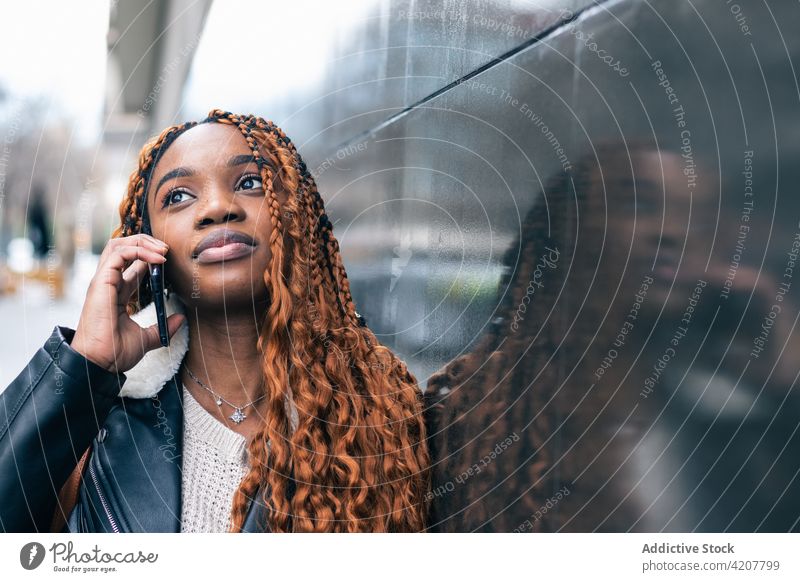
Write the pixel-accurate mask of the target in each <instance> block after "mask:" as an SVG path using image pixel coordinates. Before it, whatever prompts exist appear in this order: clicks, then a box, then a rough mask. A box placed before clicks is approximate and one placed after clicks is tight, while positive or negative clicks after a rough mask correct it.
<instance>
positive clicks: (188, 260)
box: [147, 123, 285, 309]
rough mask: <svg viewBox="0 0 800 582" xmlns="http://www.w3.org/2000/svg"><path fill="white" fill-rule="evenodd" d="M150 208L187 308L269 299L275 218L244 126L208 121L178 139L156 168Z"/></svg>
mask: <svg viewBox="0 0 800 582" xmlns="http://www.w3.org/2000/svg"><path fill="white" fill-rule="evenodd" d="M274 174H275V172H274V168H273V175H274ZM275 184H276V189H277V195H278V199H279V201H280V202H281V203H283V202H284V200H285V198H284V196H285V194H284V193H283V192H282V191H281V189H280V185H279V183H278V180H277V179H276V180H275ZM147 211H148V214H149V217H150V224H151V228H152V232H153V236H154V237H156V238H157V239H160V240H163V241H165V242H166V243H167V244H168V245H169V252H168V254H167V262H166V263H165V267H164V273H165V278H166V281H167V282H169V283H170V284H171V285H172V289H173V290H174V292H175V293H177V294H178V295H179V297H180V298H181V299H182V300H183V301H184V303H185V304H186V305H187V306H191V307H202V306H205V307H207V308H209V309H214V308H220V307H222V306H223V302H224V305H225V306H226V308H231V307H234V306H251V305H252V304H253V303H254V302H256V303H259V302H261V301H264V300H265V299H266V293H267V289H266V284H265V283H264V277H263V274H264V271H266V269H267V268H268V266H269V262H270V259H271V256H272V254H271V251H270V248H269V244H268V241H269V238H270V233H271V231H272V222H271V220H270V213H269V205H268V203H267V197H266V196H265V194H264V192H263V189H262V180H261V176H260V174H259V171H258V166H257V165H256V163H255V160H254V159H253V155H252V152H251V150H250V149H249V148H248V146H247V142H246V141H245V139H244V137H243V136H242V134H241V133H240V132H239V130H238V129H236V128H234V127H232V126H230V125H226V124H221V123H204V124H200V125H197V126H195V127H193V128H191V129H189V130H187V131H185V132H184V133H183V134H181V135H180V136H179V137H178V138H177V139H175V141H174V142H173V143H172V144H171V145H170V146H169V148H167V150H166V151H165V152H163V154H162V155H161V157H160V159H159V161H158V164H157V165H156V167H155V169H154V172H153V176H152V178H151V180H150V184H149V189H148V193H147Z"/></svg>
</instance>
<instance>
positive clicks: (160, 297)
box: [142, 212, 169, 346]
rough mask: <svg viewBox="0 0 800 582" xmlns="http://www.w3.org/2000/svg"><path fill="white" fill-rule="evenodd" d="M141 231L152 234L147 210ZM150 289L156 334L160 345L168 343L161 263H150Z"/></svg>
mask: <svg viewBox="0 0 800 582" xmlns="http://www.w3.org/2000/svg"><path fill="white" fill-rule="evenodd" d="M142 232H143V233H144V234H146V235H149V236H153V233H152V232H151V230H150V220H149V218H148V216H147V212H145V213H144V216H143V217H142ZM148 268H149V270H150V291H151V292H152V295H153V303H154V304H155V308H156V320H157V321H158V336H159V339H160V341H161V345H162V346H168V345H169V330H168V329H167V308H166V305H165V303H164V265H163V264H162V263H155V264H153V263H150V264H149V265H148Z"/></svg>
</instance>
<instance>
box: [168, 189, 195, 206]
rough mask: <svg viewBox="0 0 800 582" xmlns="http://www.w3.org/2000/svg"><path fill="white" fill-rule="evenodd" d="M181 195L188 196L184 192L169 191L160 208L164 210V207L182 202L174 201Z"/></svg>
mask: <svg viewBox="0 0 800 582" xmlns="http://www.w3.org/2000/svg"><path fill="white" fill-rule="evenodd" d="M182 194H186V195H187V196H188V195H189V193H188V192H187V191H186V190H177V189H176V190H170V191H169V192H167V195H166V196H164V203H163V204H162V206H161V207H162V208H164V207H166V206H170V205H172V204H176V203H178V202H183V200H180V199H177V200H176V199H175V197H176V196H179V195H182Z"/></svg>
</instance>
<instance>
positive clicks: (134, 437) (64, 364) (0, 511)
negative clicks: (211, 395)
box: [0, 326, 294, 533]
mask: <svg viewBox="0 0 800 582" xmlns="http://www.w3.org/2000/svg"><path fill="white" fill-rule="evenodd" d="M74 333H75V331H74V330H72V329H70V328H67V327H62V326H56V327H55V328H54V329H53V333H52V334H51V336H50V337H49V338H48V340H47V341H46V342H45V344H44V346H42V347H41V348H40V349H39V350H38V351H37V352H36V354H35V355H34V356H33V358H32V359H31V361H30V362H29V363H28V365H27V366H26V368H25V369H24V370H23V371H22V372H21V373H20V374H19V375H18V376H17V378H16V379H15V380H14V381H13V382H12V383H11V384H10V385H9V386H8V387H7V388H6V389H5V391H3V392H2V393H0V530H2V531H5V532H48V531H50V523H51V520H52V518H53V513H54V511H55V509H56V505H57V502H58V493H59V491H60V489H61V486H62V484H63V483H64V482H65V481H66V480H67V478H68V477H69V475H70V474H71V473H72V471H73V469H74V468H75V466H76V464H77V462H78V460H79V459H80V457H81V455H82V454H83V453H84V451H85V450H86V448H87V447H88V446H89V445H90V444H91V445H92V450H91V453H90V455H89V458H88V462H87V466H86V468H85V471H84V475H83V479H82V481H81V484H80V488H79V494H78V501H77V503H76V505H75V508H74V509H73V511H72V512H71V513H70V515H69V516H68V520H67V523H66V525H65V527H64V529H63V530H62V531H63V532H64V533H67V532H180V528H181V521H180V516H181V460H182V451H183V403H182V397H183V392H182V386H181V383H180V380H179V378H178V377H177V375H176V376H173V378H172V380H170V381H168V382H167V384H166V385H164V386H163V388H162V389H161V390H160V391H159V392H158V394H156V395H155V396H153V397H152V398H127V397H122V396H120V395H119V394H120V391H121V387H122V386H123V384H124V383H125V379H126V376H125V374H115V373H111V372H109V371H107V370H105V369H103V368H101V367H100V366H98V365H96V364H95V363H93V362H92V361H90V360H89V359H87V358H85V357H83V356H82V355H81V354H79V353H78V352H76V351H75V350H73V349H72V347H70V345H69V343H70V342H71V341H72V337H73V335H74ZM293 490H294V483H293V482H292V481H291V480H290V483H289V494H290V495H291V494H292V492H293ZM260 497H261V492H260V491H258V492H256V495H255V496H254V499H253V500H252V501H251V503H250V507H249V510H248V515H247V519H246V521H245V524H244V531H246V532H261V531H265V530H264V529H261V528H260V527H259V526H258V524H263V523H265V517H266V513H265V507H264V506H263V505H262V502H261V500H260Z"/></svg>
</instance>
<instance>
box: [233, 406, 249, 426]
mask: <svg viewBox="0 0 800 582" xmlns="http://www.w3.org/2000/svg"><path fill="white" fill-rule="evenodd" d="M246 417H247V415H246V414H244V413H243V412H242V409H241V408H237V409H236V410H234V412H233V414H231V415H230V416H229V417H228V418H230V419H231V420H232V421H233V422H235V423H236V424H240V423H241V422H242V421H243V420H244V419H245V418H246Z"/></svg>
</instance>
